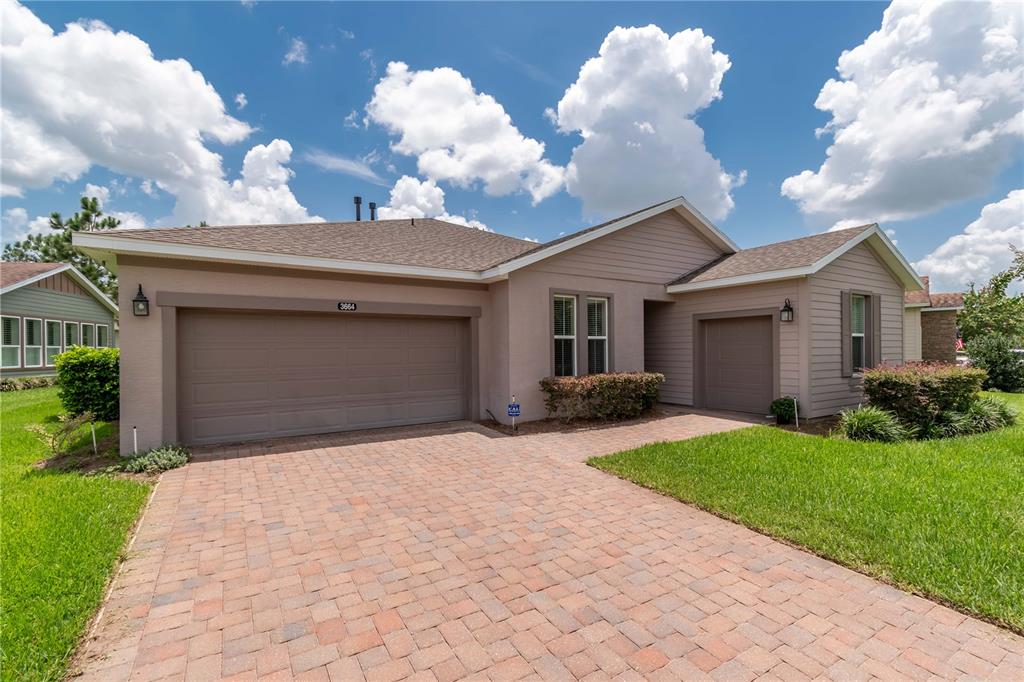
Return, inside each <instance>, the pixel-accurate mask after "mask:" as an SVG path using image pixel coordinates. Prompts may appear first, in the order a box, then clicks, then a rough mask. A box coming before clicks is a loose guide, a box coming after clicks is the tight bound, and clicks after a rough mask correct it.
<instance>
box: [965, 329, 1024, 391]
mask: <svg viewBox="0 0 1024 682" xmlns="http://www.w3.org/2000/svg"><path fill="white" fill-rule="evenodd" d="M1021 347H1024V340H1021V339H1014V338H1013V337H1010V336H1007V335H1005V334H998V333H992V334H986V335H985V336H979V337H976V338H973V339H971V340H970V341H968V342H967V346H966V348H965V350H966V351H967V357H969V358H970V359H971V366H973V367H977V368H979V369H983V370H985V372H987V373H988V377H986V379H985V383H984V387H985V388H986V389H996V390H998V391H1011V392H1012V391H1022V390H1024V353H1015V352H1013V351H1014V348H1021Z"/></svg>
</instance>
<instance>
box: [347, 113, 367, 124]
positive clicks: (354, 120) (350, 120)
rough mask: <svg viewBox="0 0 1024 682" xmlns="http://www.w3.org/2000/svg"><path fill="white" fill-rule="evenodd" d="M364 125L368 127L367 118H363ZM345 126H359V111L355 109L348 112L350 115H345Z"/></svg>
mask: <svg viewBox="0 0 1024 682" xmlns="http://www.w3.org/2000/svg"><path fill="white" fill-rule="evenodd" d="M362 125H363V127H366V119H363V121H362ZM345 127H346V128H359V113H358V112H357V111H356V110H355V109H353V110H352V111H350V112H348V116H346V117H345Z"/></svg>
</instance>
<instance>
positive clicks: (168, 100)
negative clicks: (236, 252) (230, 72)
mask: <svg viewBox="0 0 1024 682" xmlns="http://www.w3.org/2000/svg"><path fill="white" fill-rule="evenodd" d="M0 25H2V27H3V29H2V34H0V35H2V40H0V60H2V62H3V67H4V72H3V77H4V97H3V102H2V116H0V127H2V131H0V137H2V154H0V170H2V174H3V182H4V186H3V193H4V194H7V195H20V194H21V193H22V192H23V191H24V190H26V189H38V188H43V187H47V186H49V185H50V184H52V183H53V182H55V181H58V180H64V181H71V180H75V179H77V178H79V177H80V176H81V175H82V174H83V173H85V171H87V170H88V169H89V168H90V167H91V166H93V165H98V166H103V167H105V168H108V169H110V170H112V171H114V172H116V173H120V174H124V175H128V176H131V177H136V178H143V179H144V180H145V181H149V185H148V187H149V188H150V189H152V187H153V185H154V184H155V185H156V186H158V187H159V188H160V189H162V190H163V191H166V192H168V193H170V194H172V195H174V196H175V197H176V199H177V201H176V204H175V208H174V216H173V217H172V218H167V219H165V220H164V221H163V222H168V223H173V222H180V223H186V222H188V223H193V224H195V223H198V222H199V221H201V220H207V221H209V222H210V223H211V224H216V223H218V222H223V221H231V222H234V221H235V219H236V218H238V217H246V218H247V221H248V220H251V221H253V222H271V221H277V220H289V221H306V220H317V219H319V218H318V217H317V216H310V215H309V214H308V213H307V212H306V210H305V209H304V208H303V207H302V206H301V205H299V203H298V201H297V200H296V198H295V196H294V195H293V194H292V192H291V189H290V188H289V187H288V185H287V184H282V183H279V182H277V180H279V179H281V178H283V177H284V178H287V177H290V176H289V175H288V173H290V171H287V169H284V166H283V164H284V163H286V162H287V161H288V159H289V157H290V153H291V146H290V145H289V144H288V143H287V142H285V141H283V140H275V141H273V142H271V143H270V144H269V145H257V146H255V147H253V148H252V149H251V150H250V151H249V154H248V155H247V156H246V164H247V165H248V164H249V159H250V156H251V157H253V158H254V159H256V158H260V157H267V158H271V157H272V158H273V159H275V161H274V163H276V164H277V165H278V166H279V167H280V168H281V169H283V170H281V171H279V172H277V173H276V174H275V175H273V176H272V177H271V176H266V175H262V176H253V177H247V173H246V169H245V168H243V172H242V175H243V177H242V179H240V180H235V181H234V182H229V181H228V180H227V179H226V178H225V173H224V169H223V166H222V163H221V157H220V155H218V154H216V153H214V152H213V151H211V150H210V149H209V148H207V146H206V143H205V141H206V140H212V141H216V142H219V143H221V144H232V143H237V142H240V141H242V140H244V139H246V138H247V137H248V136H249V135H250V134H251V133H252V128H250V127H249V125H248V124H246V123H244V122H242V121H240V120H238V119H236V118H233V117H232V116H230V115H229V114H227V112H226V111H225V105H224V101H223V100H222V99H221V97H220V95H218V94H217V91H216V90H215V89H214V88H213V86H212V85H211V84H210V83H208V82H207V81H206V80H205V78H204V77H203V75H202V74H201V73H199V72H198V71H196V70H195V69H193V68H192V66H191V65H190V64H189V63H188V62H187V61H185V60H183V59H168V60H157V59H155V58H154V57H153V53H152V51H151V50H150V48H149V45H147V44H146V43H145V42H143V41H142V40H140V39H139V38H138V37H136V36H134V35H132V34H130V33H127V32H124V31H121V32H116V33H115V32H114V31H112V30H111V29H109V28H108V27H106V26H105V25H103V24H101V23H98V22H91V23H76V24H69V25H68V26H67V27H66V29H65V30H64V31H63V32H62V33H54V31H53V30H52V29H51V28H50V27H49V26H47V25H46V24H44V23H43V22H41V21H40V20H39V19H38V18H37V17H36V16H35V15H34V14H33V13H32V12H31V11H30V10H29V9H28V8H26V7H23V6H22V5H19V4H17V3H15V2H3V3H0ZM268 155H269V156H268ZM286 171H287V172H286ZM249 175H251V174H249ZM285 182H286V181H285ZM144 191H145V189H144ZM261 198H262V200H260V199H261Z"/></svg>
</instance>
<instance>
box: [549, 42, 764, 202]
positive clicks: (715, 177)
mask: <svg viewBox="0 0 1024 682" xmlns="http://www.w3.org/2000/svg"><path fill="white" fill-rule="evenodd" d="M729 67H730V63H729V57H728V56H727V55H725V54H723V53H722V52H716V51H715V50H714V40H713V39H712V38H711V37H710V36H706V35H704V32H703V31H701V30H700V29H687V30H685V31H680V32H679V33H676V34H674V35H671V36H670V35H668V34H667V33H665V32H664V31H662V30H661V29H660V28H659V27H657V26H654V25H651V26H645V27H643V28H622V27H616V28H615V29H613V30H612V31H611V32H610V33H609V34H608V35H607V36H606V37H605V39H604V42H603V43H602V44H601V48H600V50H599V52H598V56H597V57H594V58H592V59H590V60H588V61H587V62H586V63H585V64H584V65H583V66H582V68H580V72H579V76H578V77H577V79H576V82H575V83H573V84H572V85H571V86H569V88H568V89H567V90H566V91H565V94H564V95H563V96H562V99H561V101H559V103H558V109H557V111H554V110H548V112H547V116H548V118H549V119H551V120H552V121H553V122H554V123H555V124H556V125H557V126H558V129H559V130H560V131H561V132H563V133H569V132H573V131H579V133H580V135H581V136H582V138H583V142H582V143H580V144H579V145H578V146H577V147H576V148H575V149H574V150H573V154H572V160H571V161H570V163H569V165H568V167H567V169H566V185H567V189H568V190H569V193H570V194H572V195H573V196H576V197H579V198H580V199H582V200H583V206H584V210H585V211H586V212H588V213H596V214H604V215H608V214H615V213H621V212H623V211H627V210H631V209H635V208H639V207H641V206H644V205H646V204H653V203H656V202H658V201H664V200H665V199H669V198H671V197H674V196H678V195H680V194H683V195H685V196H686V197H687V199H689V200H690V201H691V202H692V203H693V204H694V205H695V206H696V207H697V208H699V209H700V210H701V211H702V212H704V213H706V214H707V215H708V216H710V217H712V218H715V219H721V218H724V217H725V216H726V215H727V214H728V213H729V211H730V210H732V207H733V199H732V196H731V191H732V189H733V188H734V187H737V186H739V185H740V184H742V183H743V181H744V179H745V177H746V176H745V174H743V173H740V174H739V175H730V174H729V173H727V172H725V171H724V170H723V169H722V165H721V163H719V161H718V160H717V159H715V158H714V157H713V156H711V154H709V153H708V151H707V149H706V148H705V146H704V131H703V130H702V129H701V128H700V126H699V125H697V123H696V122H695V121H694V120H693V117H694V116H695V115H696V114H697V112H698V111H700V110H701V109H703V108H704V107H707V106H708V105H709V104H711V103H712V102H713V101H715V100H716V99H719V98H720V97H721V96H722V90H721V84H722V77H723V76H724V75H725V72H726V71H728V70H729Z"/></svg>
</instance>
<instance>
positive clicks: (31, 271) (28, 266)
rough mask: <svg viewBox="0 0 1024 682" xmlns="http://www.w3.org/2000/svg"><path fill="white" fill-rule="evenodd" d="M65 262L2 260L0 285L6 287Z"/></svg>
mask: <svg viewBox="0 0 1024 682" xmlns="http://www.w3.org/2000/svg"><path fill="white" fill-rule="evenodd" d="M64 265H65V263H15V262H10V261H3V262H2V263H0V287H2V288H4V289H6V288H7V287H9V286H11V285H12V284H17V283H18V282H24V281H25V280H26V279H31V278H32V277H35V276H36V275H41V274H43V273H44V272H49V271H50V270H56V269H57V268H62V267H64Z"/></svg>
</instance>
